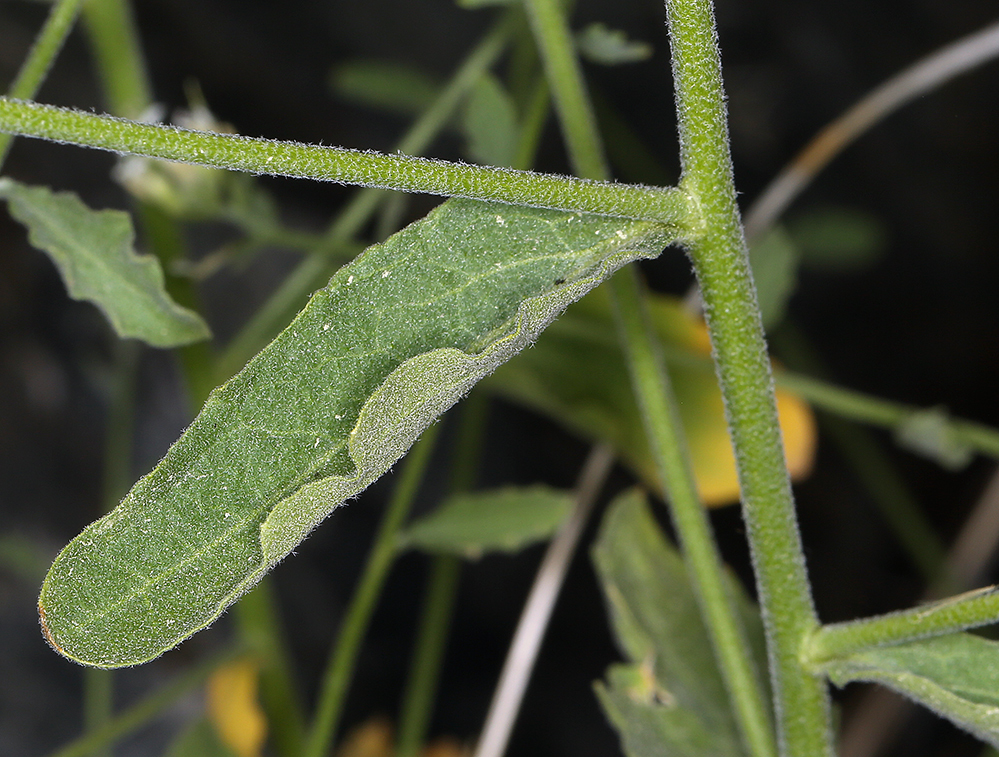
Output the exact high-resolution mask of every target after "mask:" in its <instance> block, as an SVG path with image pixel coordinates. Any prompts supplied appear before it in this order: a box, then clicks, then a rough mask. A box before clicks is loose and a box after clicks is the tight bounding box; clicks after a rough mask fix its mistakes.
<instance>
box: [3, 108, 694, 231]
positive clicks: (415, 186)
mask: <svg viewBox="0 0 999 757" xmlns="http://www.w3.org/2000/svg"><path fill="white" fill-rule="evenodd" d="M0 132H5V133H9V134H18V135H21V136H26V137H37V138H41V139H47V140H51V141H54V142H63V143H68V144H75V145H79V146H81V147H92V148H95V149H98V150H108V151H110V152H117V153H120V154H128V155H139V156H142V157H147V158H158V159H161V160H170V161H175V162H179V163H190V164H194V165H201V166H208V167H209V168H225V169H228V170H231V171H245V172H249V173H254V174H266V175H269V176H288V177H291V178H299V179H315V180H316V181H331V182H336V183H340V184H357V185H359V186H365V187H376V188H379V189H399V190H403V191H407V192H423V193H426V194H433V195H440V196H445V197H465V198H469V199H473V200H492V201H494V202H504V203H510V204H514V205H526V206H529V207H538V208H551V209H554V210H568V211H575V212H585V213H596V214H600V215H608V216H616V217H621V218H635V219H640V220H647V221H658V222H661V223H667V224H670V225H682V224H683V223H684V222H685V221H686V220H687V216H688V207H687V200H686V196H685V195H684V194H683V193H682V192H679V191H677V190H676V189H664V188H658V187H643V186H639V185H634V184H614V183H612V182H602V181H587V180H585V179H577V178H572V177H568V176H554V175H551V174H538V173H532V172H530V171H515V170H513V169H505V168H484V167H482V166H474V165H469V164H465V163H449V162H447V161H442V160H430V159H428V158H417V157H413V156H410V155H401V154H393V155H386V154H383V153H377V152H370V151H364V150H350V149H346V148H342V147H325V146H321V145H306V144H301V143H298V142H280V141H276V140H269V139H255V138H251V137H244V136H239V135H234V134H216V133H212V132H202V131H192V130H189V129H182V128H179V127H176V126H164V125H159V124H147V123H138V122H135V121H127V120H124V119H120V118H112V117H110V116H97V115H94V114H91V113H84V112H83V111H78V110H71V109H68V108H57V107H54V106H51V105H39V104H37V103H30V102H24V101H21V100H11V99H8V98H0Z"/></svg>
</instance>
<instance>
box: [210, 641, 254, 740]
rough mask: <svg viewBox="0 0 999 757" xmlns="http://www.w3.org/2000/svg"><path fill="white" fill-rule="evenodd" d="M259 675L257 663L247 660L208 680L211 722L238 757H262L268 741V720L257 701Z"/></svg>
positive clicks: (220, 670) (234, 662)
mask: <svg viewBox="0 0 999 757" xmlns="http://www.w3.org/2000/svg"><path fill="white" fill-rule="evenodd" d="M259 675H260V666H259V664H258V663H257V661H256V660H254V659H253V658H250V657H244V658H241V659H238V660H235V661H233V662H230V663H228V664H227V665H223V666H222V667H220V668H219V669H218V670H216V671H215V673H214V674H213V675H212V677H211V678H210V679H208V685H207V687H206V697H207V706H208V719H209V720H210V721H211V723H212V725H213V726H215V730H216V732H217V733H218V735H219V738H220V739H221V740H222V741H223V742H225V744H226V746H228V747H229V748H230V749H232V751H233V752H234V753H235V754H236V755H238V757H259V756H260V754H261V752H262V750H263V747H264V741H265V740H266V739H267V718H266V717H265V715H264V712H263V710H262V709H261V708H260V704H259V703H258V701H257V683H258V680H259Z"/></svg>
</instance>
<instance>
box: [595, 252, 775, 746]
mask: <svg viewBox="0 0 999 757" xmlns="http://www.w3.org/2000/svg"><path fill="white" fill-rule="evenodd" d="M611 288H612V290H611V291H612V292H613V295H614V304H615V313H616V316H617V321H618V331H619V333H620V334H621V343H622V345H623V347H624V351H625V355H626V359H627V362H628V371H629V373H630V374H631V383H632V386H633V387H634V390H635V395H636V398H637V400H638V404H639V406H640V407H641V410H642V420H643V422H644V425H645V434H646V436H647V437H648V439H649V445H650V447H651V448H652V454H653V457H654V458H655V460H656V463H657V466H658V468H659V475H660V477H661V478H662V480H663V483H664V486H665V490H666V492H667V493H668V495H669V505H670V513H671V514H672V516H673V522H674V524H675V526H676V530H677V534H678V535H679V537H680V545H681V547H682V548H683V556H684V561H685V562H686V564H687V566H688V570H689V571H690V575H691V579H692V581H691V583H692V584H693V589H694V592H695V594H696V596H697V598H698V603H699V605H700V608H701V614H702V615H703V616H704V619H705V625H706V626H707V628H708V632H709V633H710V634H711V642H712V644H713V646H714V649H715V654H716V655H717V657H718V659H719V663H720V664H719V667H720V668H721V670H722V673H723V676H724V679H725V684H726V687H727V689H728V691H729V696H730V698H731V700H732V704H733V706H734V707H735V709H736V722H737V723H738V724H739V727H740V730H741V731H742V737H743V741H744V743H745V745H746V749H747V752H748V753H749V754H750V755H755V756H756V757H769V756H771V755H774V754H776V751H777V750H776V746H775V744H774V735H773V726H772V724H771V722H770V717H769V715H768V713H767V708H766V704H765V698H764V694H763V687H762V686H761V684H760V679H759V672H758V671H757V670H756V669H755V666H754V665H753V661H752V659H751V658H750V656H749V654H748V653H747V650H748V649H749V642H748V639H747V638H746V633H745V629H744V628H743V627H742V625H741V623H740V622H739V620H738V616H737V611H736V608H735V606H734V603H733V600H732V597H731V596H730V595H729V593H728V592H727V591H726V587H725V576H724V573H723V568H722V561H721V556H720V555H719V554H718V548H717V546H716V544H715V541H714V537H713V535H712V533H711V524H710V522H709V521H708V516H707V513H706V512H705V510H704V507H703V506H702V504H701V502H700V499H699V498H698V496H697V488H696V485H695V483H694V475H693V470H692V468H691V464H690V459H689V453H688V450H687V442H686V439H684V437H683V426H682V424H681V421H680V413H679V410H678V408H677V405H676V398H675V396H674V394H673V387H672V386H671V384H670V380H669V374H668V373H667V372H666V369H665V366H664V365H663V360H662V356H661V355H660V354H659V353H658V350H657V349H656V339H655V336H654V333H653V331H652V327H651V324H650V323H649V321H648V316H647V314H646V313H645V312H644V308H643V300H642V292H641V289H640V285H639V282H638V274H637V272H636V271H635V269H634V267H633V266H631V267H629V268H627V269H625V270H623V271H621V272H620V273H618V274H617V275H616V276H615V277H614V278H613V279H611Z"/></svg>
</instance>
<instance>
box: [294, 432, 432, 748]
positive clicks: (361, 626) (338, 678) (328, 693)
mask: <svg viewBox="0 0 999 757" xmlns="http://www.w3.org/2000/svg"><path fill="white" fill-rule="evenodd" d="M439 430H440V425H439V424H436V425H433V426H431V427H430V428H428V429H427V430H426V431H424V432H423V436H422V437H421V438H420V440H419V441H418V442H417V443H416V445H415V446H414V447H413V449H412V450H411V451H410V453H409V455H407V457H406V461H405V463H404V464H403V470H402V473H401V475H400V477H399V481H398V483H397V484H396V489H395V491H394V492H393V493H392V498H391V500H390V501H389V505H388V509H387V510H386V512H385V515H384V516H383V517H382V521H381V524H380V525H379V527H378V533H377V534H376V535H375V543H374V546H373V547H372V549H371V552H370V553H369V555H368V562H367V565H365V567H364V574H363V575H362V576H361V580H360V582H359V583H358V585H357V589H356V590H355V591H354V596H353V598H352V599H351V601H350V606H349V607H348V608H347V615H346V616H345V617H344V620H343V624H342V626H341V628H340V633H339V635H338V637H337V639H336V642H335V643H334V645H333V648H332V649H331V650H330V657H329V662H328V663H327V666H326V670H325V672H324V673H323V678H322V683H321V684H320V690H319V699H318V701H317V703H316V713H315V716H314V718H313V721H312V726H311V728H310V730H309V733H308V736H307V739H306V743H305V750H304V751H303V752H302V754H303V756H304V757H323V756H324V755H327V754H329V753H330V746H331V745H332V744H333V739H334V736H335V733H336V727H337V723H338V722H339V720H340V714H341V713H342V711H343V705H344V701H345V699H346V696H347V689H348V687H349V686H350V681H351V679H352V678H353V675H354V667H355V664H356V662H357V654H358V651H359V650H360V648H361V641H362V639H363V638H364V633H365V631H366V630H367V628H368V624H369V622H370V621H371V615H372V613H374V610H375V603H376V602H377V600H378V596H379V595H380V594H381V590H382V586H384V584H385V579H386V578H387V577H388V572H389V568H391V567H392V563H393V562H394V561H395V557H396V555H397V548H396V545H397V541H398V536H399V529H400V528H401V527H402V524H403V521H405V519H406V516H407V514H408V513H409V510H410V507H411V506H412V504H413V500H414V499H415V497H416V491H417V489H418V488H419V485H420V481H422V479H423V474H424V471H425V470H426V467H427V464H428V463H429V462H430V455H431V453H432V452H433V449H434V442H435V441H436V438H437V434H438V432H439Z"/></svg>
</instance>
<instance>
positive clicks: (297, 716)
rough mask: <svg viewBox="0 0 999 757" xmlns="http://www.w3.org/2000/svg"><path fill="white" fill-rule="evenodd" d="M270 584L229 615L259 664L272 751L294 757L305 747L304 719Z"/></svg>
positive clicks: (260, 586) (264, 583) (262, 585)
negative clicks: (234, 619)
mask: <svg viewBox="0 0 999 757" xmlns="http://www.w3.org/2000/svg"><path fill="white" fill-rule="evenodd" d="M272 582H273V579H272V578H271V577H270V576H268V577H265V578H264V580H263V581H261V582H260V583H259V584H257V586H256V587H255V588H254V589H253V591H251V592H250V593H249V594H247V595H246V596H245V597H243V598H242V599H241V600H239V603H238V604H237V605H236V606H235V607H234V608H233V614H234V616H235V618H236V624H237V626H238V628H239V635H240V638H241V639H242V641H243V642H244V643H245V644H246V646H248V647H249V648H250V649H251V650H252V651H253V653H254V654H256V655H257V658H258V659H259V660H260V699H261V704H262V705H263V707H264V711H265V712H266V713H267V722H268V724H269V726H270V732H271V739H272V740H273V743H274V747H275V750H276V752H277V753H278V754H279V755H281V757H298V755H300V754H301V753H302V748H303V746H304V745H305V718H304V716H303V715H302V706H301V703H300V702H299V699H298V694H297V691H298V689H297V688H296V686H295V681H294V676H293V675H292V672H291V671H292V664H291V660H290V659H289V654H288V647H287V644H285V641H284V633H283V629H282V628H281V623H280V618H281V613H280V611H279V609H278V604H277V596H276V595H275V592H274V586H273V583H272Z"/></svg>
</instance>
